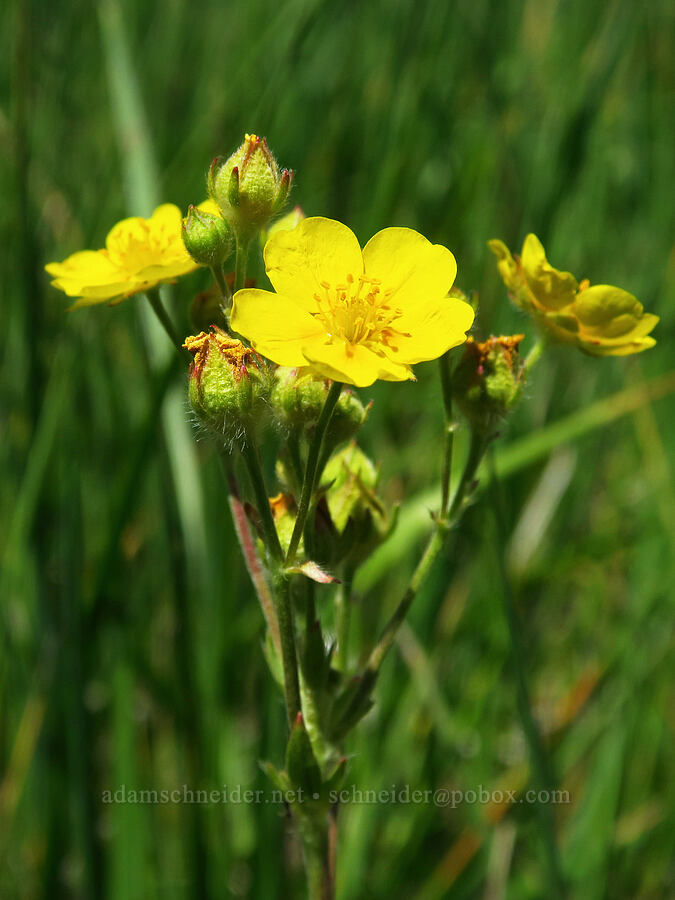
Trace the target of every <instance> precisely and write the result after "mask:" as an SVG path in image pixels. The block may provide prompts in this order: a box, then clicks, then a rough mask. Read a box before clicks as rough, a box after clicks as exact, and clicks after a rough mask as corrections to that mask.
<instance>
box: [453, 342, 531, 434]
mask: <svg viewBox="0 0 675 900" xmlns="http://www.w3.org/2000/svg"><path fill="white" fill-rule="evenodd" d="M523 338H524V335H522V334H515V335H512V336H510V337H503V336H502V337H490V338H488V340H487V341H483V342H480V343H479V342H477V341H474V340H473V338H469V339H468V340H467V342H466V344H465V347H464V355H463V356H462V358H461V360H460V362H459V364H458V366H457V369H456V370H455V372H454V374H453V378H452V387H453V397H454V398H456V400H457V403H458V405H459V407H460V409H461V410H462V412H463V413H464V415H465V416H466V417H467V419H468V420H469V421H470V422H471V424H472V426H473V427H474V428H476V429H478V430H481V431H484V432H486V433H489V432H491V431H492V430H493V429H494V428H495V427H496V426H497V424H498V422H499V420H500V419H503V418H504V417H505V416H506V415H507V414H508V413H509V412H510V411H511V410H512V409H513V407H514V406H515V405H516V403H517V402H518V400H519V399H520V395H521V392H522V388H523V363H522V360H521V359H520V356H519V355H518V345H519V344H520V342H521V341H522V340H523Z"/></svg>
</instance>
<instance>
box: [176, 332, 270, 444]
mask: <svg viewBox="0 0 675 900" xmlns="http://www.w3.org/2000/svg"><path fill="white" fill-rule="evenodd" d="M183 346H184V347H185V349H186V350H188V351H189V352H190V353H192V354H193V356H194V361H193V363H192V365H191V367H190V402H191V404H192V409H193V410H194V412H195V415H196V416H197V418H198V419H199V421H200V423H201V424H202V425H203V426H204V427H205V428H207V429H208V430H209V431H210V432H212V433H213V434H214V435H217V436H218V437H219V438H220V439H221V440H224V441H225V442H226V443H230V444H232V443H235V442H237V441H241V440H245V439H246V436H247V435H249V434H251V433H253V432H254V431H255V430H256V429H257V428H258V427H259V425H260V424H261V423H262V422H263V421H264V419H265V416H266V411H267V408H268V404H267V394H268V378H267V374H266V372H265V364H264V362H263V360H262V358H261V357H260V356H259V355H258V354H257V353H256V352H255V350H252V349H251V348H250V347H246V346H245V345H244V344H242V342H241V341H237V340H234V339H233V338H231V337H230V336H229V335H228V334H227V332H225V331H222V330H221V329H220V328H217V327H215V326H214V327H213V328H212V331H211V333H210V334H209V333H207V332H204V331H202V332H201V334H198V335H196V336H195V337H189V338H187V339H186V341H185V343H184V344H183Z"/></svg>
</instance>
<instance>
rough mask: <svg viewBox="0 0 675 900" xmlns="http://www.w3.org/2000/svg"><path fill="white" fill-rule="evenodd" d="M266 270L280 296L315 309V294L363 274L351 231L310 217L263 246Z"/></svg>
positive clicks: (333, 221)
mask: <svg viewBox="0 0 675 900" xmlns="http://www.w3.org/2000/svg"><path fill="white" fill-rule="evenodd" d="M264 255H265V268H266V270H267V275H268V277H269V279H270V281H271V282H272V284H273V285H274V288H275V290H276V291H277V292H278V293H279V294H285V295H286V296H287V297H291V298H292V299H293V300H294V301H295V303H297V304H298V305H299V306H302V307H303V309H306V310H309V311H313V310H315V309H316V301H315V299H314V295H315V294H316V293H321V294H322V295H323V293H324V291H323V288H322V282H326V283H328V284H330V285H331V286H333V287H334V286H335V285H337V284H345V283H346V278H347V275H349V274H351V275H353V276H354V278H355V279H357V278H358V276H359V275H362V274H363V259H362V257H361V248H360V246H359V242H358V241H357V239H356V235H355V234H354V232H353V231H352V230H351V229H350V228H347V226H346V225H343V224H342V222H336V221H335V220H333V219H324V218H323V217H322V216H312V217H311V218H309V219H303V220H302V221H301V222H299V223H298V225H297V226H296V227H295V228H293V229H292V230H291V231H277V232H276V233H275V234H273V235H272V236H271V237H270V239H269V241H268V242H267V243H266V244H265V253H264Z"/></svg>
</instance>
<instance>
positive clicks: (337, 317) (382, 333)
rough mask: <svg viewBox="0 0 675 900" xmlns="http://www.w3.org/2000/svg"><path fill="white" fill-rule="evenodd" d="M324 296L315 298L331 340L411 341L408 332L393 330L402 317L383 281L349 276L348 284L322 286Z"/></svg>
mask: <svg viewBox="0 0 675 900" xmlns="http://www.w3.org/2000/svg"><path fill="white" fill-rule="evenodd" d="M321 287H322V288H323V294H321V293H316V294H314V299H315V300H316V304H317V307H318V309H317V312H315V313H312V315H313V316H314V317H315V318H316V319H319V321H320V322H321V323H322V325H323V326H324V327H325V329H326V331H327V332H328V334H329V335H330V336H331V337H335V338H342V340H344V341H346V342H347V343H348V344H385V345H386V346H388V347H389V348H390V349H392V350H396V349H397V348H396V347H395V346H393V345H392V344H391V341H392V339H394V338H395V337H396V336H399V337H410V335H409V334H408V332H405V331H399V330H398V329H396V328H394V327H393V323H394V322H395V321H396V319H399V318H400V317H401V315H402V311H401V310H400V309H395V308H392V307H391V306H390V305H389V300H390V297H391V293H392V291H391V290H386V291H383V290H382V288H381V281H380V280H379V278H368V277H367V276H366V275H359V277H358V279H354V276H353V275H351V274H349V275H347V278H346V280H345V283H344V284H336V285H334V286H331V285H330V284H329V283H328V282H327V281H322V282H321Z"/></svg>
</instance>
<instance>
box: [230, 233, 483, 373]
mask: <svg viewBox="0 0 675 900" xmlns="http://www.w3.org/2000/svg"><path fill="white" fill-rule="evenodd" d="M265 267H266V269H267V274H268V276H269V279H270V281H271V282H272V285H273V286H274V289H275V290H276V293H272V292H270V291H262V290H255V289H245V290H242V291H237V293H236V294H235V297H234V306H233V310H232V319H231V324H232V328H233V329H234V330H235V331H237V332H238V333H239V334H241V335H244V337H246V338H248V339H249V340H250V341H251V343H252V344H253V346H254V347H255V348H256V350H258V352H259V353H261V354H262V355H263V356H267V357H268V358H269V359H271V360H273V361H274V362H276V363H279V364H280V365H282V366H307V365H309V366H311V368H312V369H313V371H314V372H316V373H318V374H320V375H322V376H323V377H326V378H333V379H335V380H337V381H343V382H347V383H349V384H355V385H357V386H359V387H364V386H366V385H369V384H372V383H373V382H374V381H375V380H376V379H377V378H383V379H385V380H387V381H404V380H405V379H408V378H414V375H413V373H412V370H411V369H410V366H411V365H413V364H414V363H418V362H422V361H423V360H428V359H435V358H436V357H438V356H441V355H442V354H443V353H445V351H446V350H449V349H450V348H451V347H455V346H457V345H458V344H462V343H463V342H464V341H465V340H466V331H467V330H468V329H469V328H470V327H471V323H472V322H473V317H474V313H473V310H472V308H471V307H470V306H469V304H468V303H464V302H463V301H462V300H458V299H455V298H450V297H448V291H449V290H450V288H451V287H452V282H453V280H454V278H455V274H456V272H457V265H456V263H455V258H454V256H453V255H452V253H450V251H449V250H446V248H445V247H441V246H440V245H434V244H431V243H429V241H428V240H427V239H426V238H424V237H422V235H421V234H418V233H417V232H416V231H412V230H411V229H409V228H385V229H384V231H380V232H379V233H378V234H376V235H375V237H373V238H371V239H370V241H369V242H368V243H367V244H366V246H365V247H364V248H363V251H362V250H361V248H360V246H359V242H358V240H357V239H356V236H355V235H354V233H353V232H352V231H350V229H349V228H347V226H346V225H343V224H342V223H341V222H336V221H334V220H332V219H324V218H322V217H319V216H316V217H312V218H309V219H304V220H303V221H301V222H300V223H299V224H298V225H297V226H296V227H295V228H294V229H293V230H292V231H278V232H276V233H275V234H274V235H273V236H272V237H271V238H270V240H269V241H268V242H267V244H266V246H265Z"/></svg>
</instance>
